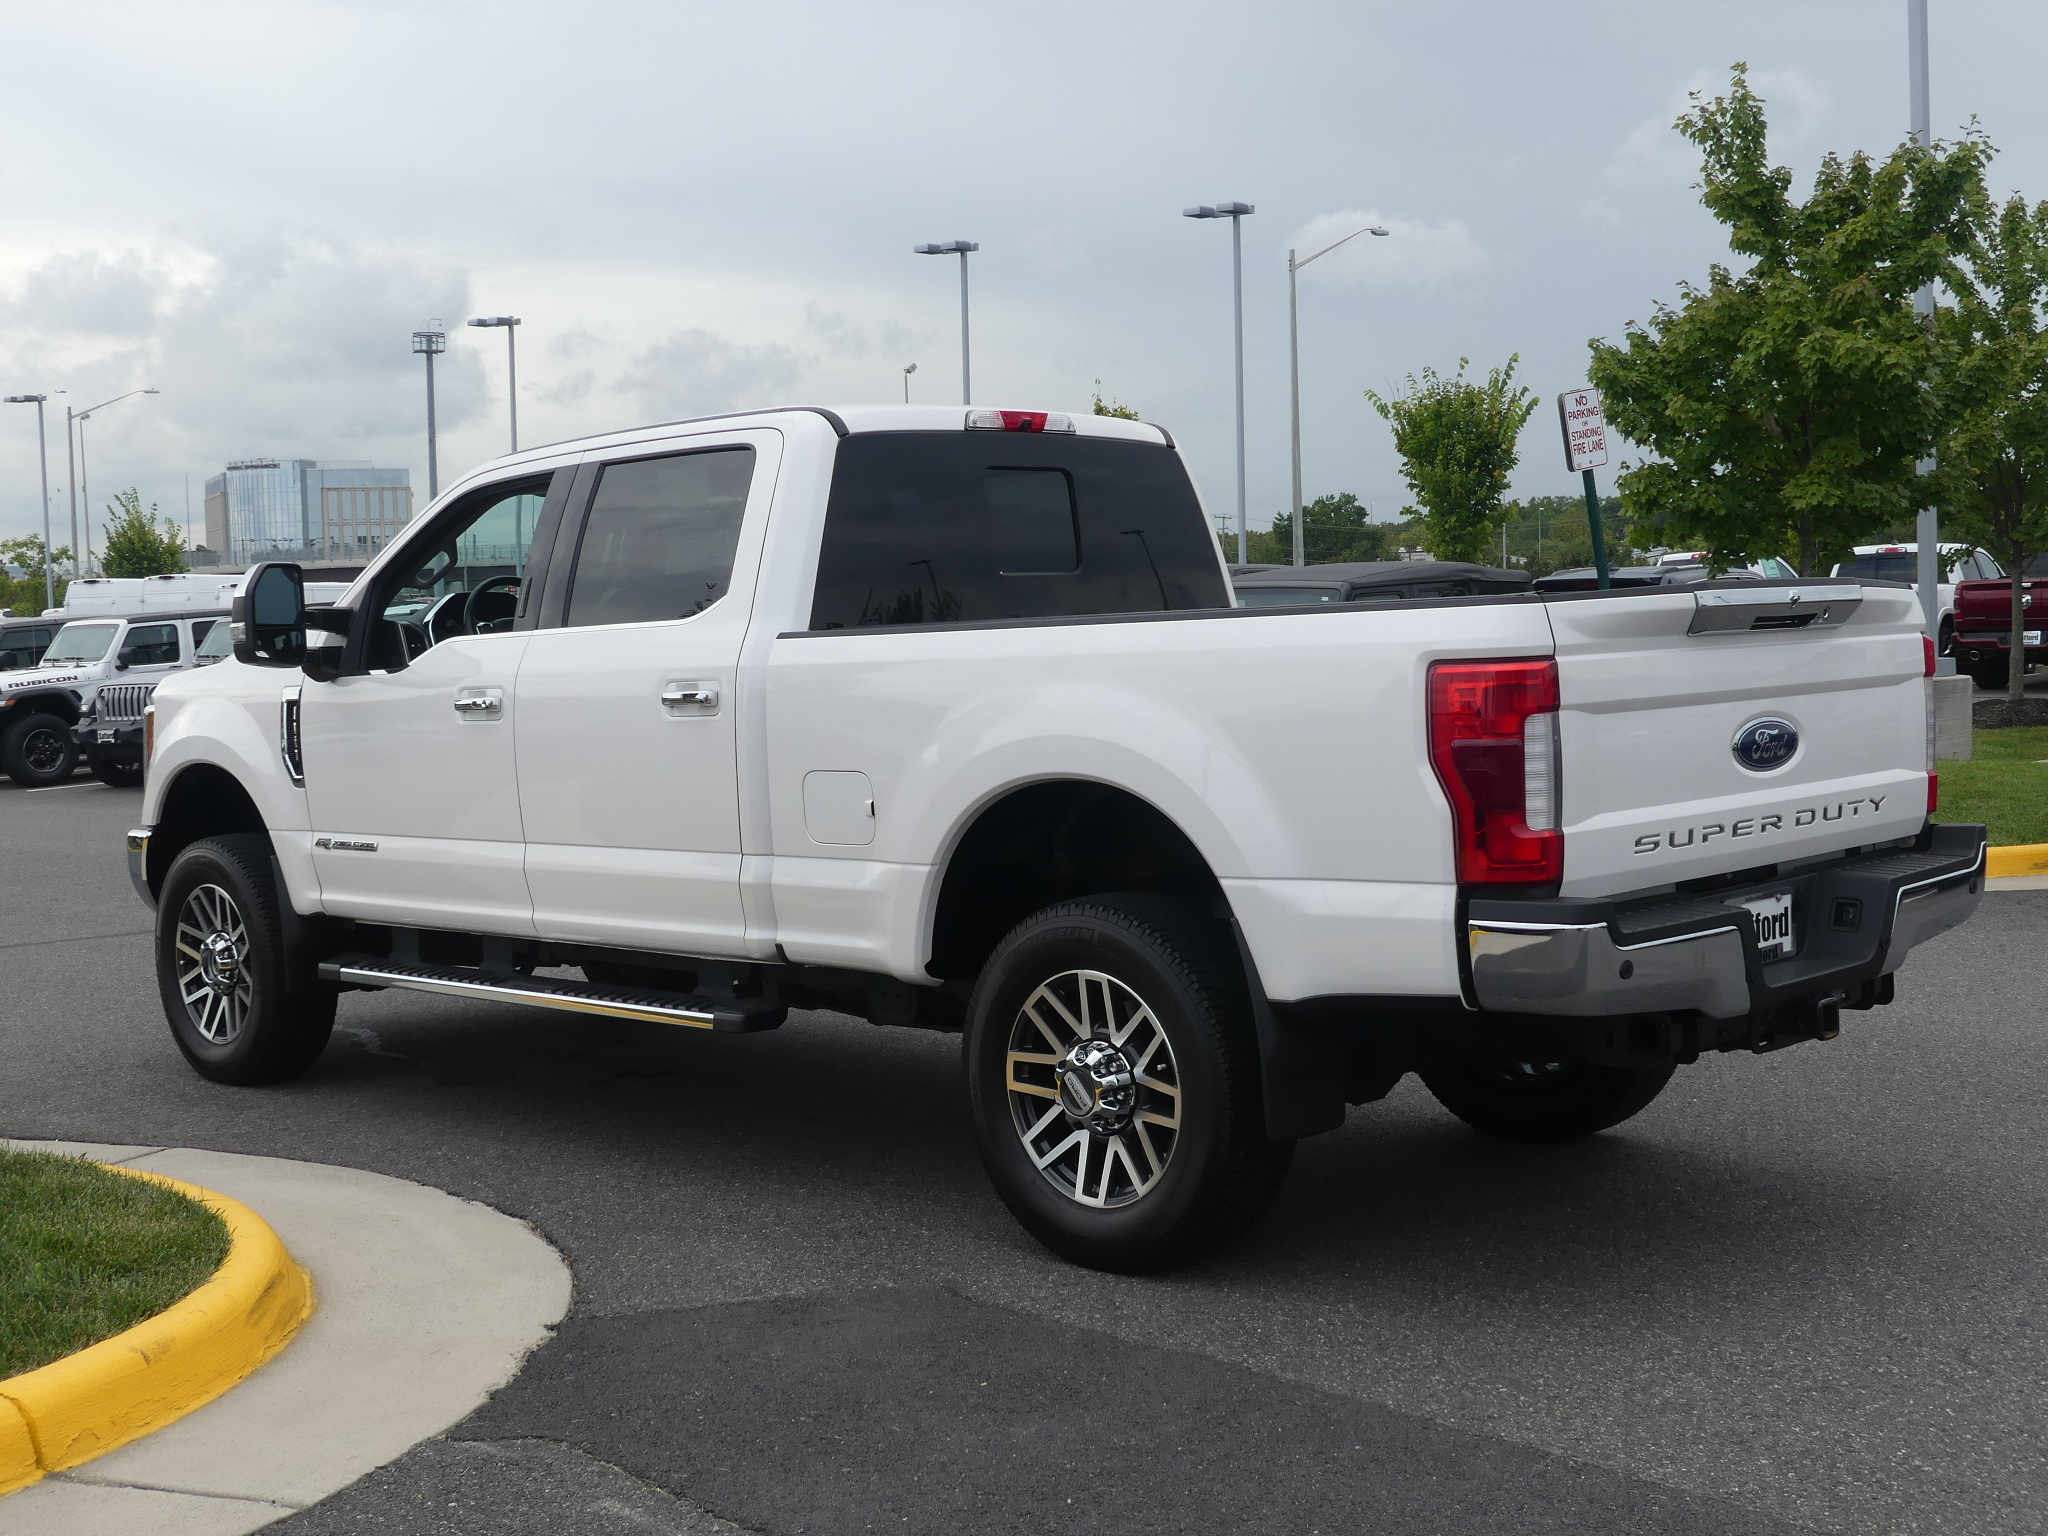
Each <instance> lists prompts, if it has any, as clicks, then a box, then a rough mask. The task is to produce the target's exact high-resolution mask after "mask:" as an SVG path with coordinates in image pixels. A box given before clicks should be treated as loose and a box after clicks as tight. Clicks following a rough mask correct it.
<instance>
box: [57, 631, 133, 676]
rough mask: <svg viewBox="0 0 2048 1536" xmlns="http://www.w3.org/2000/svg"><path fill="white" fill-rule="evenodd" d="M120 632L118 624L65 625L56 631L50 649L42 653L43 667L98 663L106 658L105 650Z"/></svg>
mask: <svg viewBox="0 0 2048 1536" xmlns="http://www.w3.org/2000/svg"><path fill="white" fill-rule="evenodd" d="M120 632H121V626H120V625H118V624H66V625H65V626H64V627H63V628H62V629H60V630H58V631H57V638H56V639H55V640H53V641H51V642H50V648H49V649H48V650H47V651H45V652H43V665H44V666H46V667H55V666H63V665H66V664H75V663H77V662H81V661H99V660H101V659H102V658H104V657H105V656H106V654H107V648H108V647H109V646H111V645H112V644H113V643H114V636H116V635H118V634H119V633H120Z"/></svg>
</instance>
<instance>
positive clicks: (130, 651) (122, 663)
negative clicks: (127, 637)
mask: <svg viewBox="0 0 2048 1536" xmlns="http://www.w3.org/2000/svg"><path fill="white" fill-rule="evenodd" d="M140 659H141V654H140V653H139V652H138V651H137V650H136V648H135V647H134V646H132V645H124V646H122V647H121V650H120V652H119V654H118V655H116V656H115V657H114V665H115V666H116V667H118V668H119V669H120V670H121V671H123V672H126V671H127V670H128V669H129V668H130V667H132V666H134V665H135V663H136V662H137V661H139V660H140Z"/></svg>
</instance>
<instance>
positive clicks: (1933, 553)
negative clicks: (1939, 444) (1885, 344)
mask: <svg viewBox="0 0 2048 1536" xmlns="http://www.w3.org/2000/svg"><path fill="white" fill-rule="evenodd" d="M1906 52H1907V55H1908V58H1909V61H1910V64H1911V73H1912V82H1911V88H1910V89H1911V96H1912V108H1913V142H1914V143H1915V144H1918V145H1919V146H1920V147H1921V148H1922V149H1928V150H1931V149H1932V148H1933V147H1934V110H1933V106H1932V104H1931V102H1930V100H1929V96H1928V88H1927V0H1906ZM1913 313H1914V314H1916V315H1918V316H1919V317H1920V323H1921V324H1922V325H1925V326H1929V327H1932V326H1933V324H1934V285H1933V284H1932V283H1929V284H1928V285H1927V286H1926V287H1924V288H1922V289H1921V290H1920V291H1919V292H1918V293H1916V294H1914V295H1913ZM1934 467H1935V460H1934V455H1933V454H1931V453H1930V454H1929V455H1928V456H1927V457H1926V458H1924V459H1922V460H1921V461H1920V462H1919V464H1918V465H1917V466H1916V468H1918V470H1919V471H1920V473H1921V474H1922V475H1923V476H1926V475H1931V474H1933V473H1934ZM1913 532H1914V543H1915V544H1916V545H1917V546H1918V549H1919V559H1918V565H1919V570H1918V573H1917V574H1918V576H1919V581H1918V583H1917V585H1918V586H1919V588H1920V617H1921V619H1922V621H1923V622H1924V623H1925V624H1926V626H1927V634H1928V637H1929V638H1930V639H1932V640H1933V641H1934V643H1935V644H1936V645H1939V644H1940V643H1941V514H1940V512H1939V511H1938V510H1937V509H1935V508H1933V507H1922V508H1921V509H1920V516H1919V518H1918V520H1917V523H1916V525H1915V527H1914V530H1913ZM1943 659H1944V660H1946V658H1943ZM1937 665H1939V663H1937ZM1954 666H1955V663H1954V662H1953V661H1948V662H1947V669H1949V670H1952V669H1953V668H1954Z"/></svg>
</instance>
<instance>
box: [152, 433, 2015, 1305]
mask: <svg viewBox="0 0 2048 1536" xmlns="http://www.w3.org/2000/svg"><path fill="white" fill-rule="evenodd" d="M234 623H235V624H236V626H237V628H236V629H235V630H234V631H233V633H234V645H235V657H234V659H233V660H232V661H229V662H224V663H223V664H221V665H219V666H214V667H207V668H203V669H198V670H194V671H188V672H182V673H180V674H178V675H177V676H175V677H171V678H167V679H165V680H164V681H163V682H162V683H160V684H159V685H158V687H157V690H156V694H155V698H154V700H153V703H152V706H151V715H150V718H149V722H148V726H147V744H146V748H145V750H146V755H147V758H148V767H147V782H146V785H145V792H144V808H143V813H142V815H143V820H144V823H145V824H144V825H142V826H139V827H137V828H136V830H134V831H133V832H131V833H130V834H129V838H128V849H129V858H130V864H131V868H132V871H133V874H134V878H135V881H136V884H137V886H138V888H139V889H140V891H141V893H142V895H143V897H144V899H145V900H148V901H150V902H151V903H153V904H154V905H155V906H156V908H157V914H158V915H157V928H156V934H157V941H156V952H157V968H158V975H159V979H160V984H161V989H162V996H163V1003H164V1008H165V1010H166V1013H167V1015H168V1017H169V1021H170V1026H171V1033H172V1035H173V1038H174V1039H175V1041H176V1043H177V1046H178V1048H179V1049H180V1050H181V1051H182V1052H183V1053H184V1055H185V1057H186V1059H187V1060H188V1061H189V1062H190V1063H191V1065H192V1066H193V1067H194V1068H195V1069H197V1070H198V1071H199V1072H201V1073H203V1074H204V1075H206V1076H207V1077H210V1078H212V1079H214V1080H216V1081H220V1082H227V1083H261V1082H267V1081H273V1080H276V1079H280V1078H284V1077H287V1076H290V1075H292V1074H294V1073H298V1072H302V1071H304V1070H305V1069H306V1068H307V1067H308V1065H309V1064H311V1063H312V1062H313V1061H314V1059H315V1058H316V1057H318V1056H319V1054H320V1052H321V1050H322V1048H323V1046H324V1045H325V1043H326V1041H327V1039H328V1035H329V1031H330V1029H331V1028H332V1026H333V1023H334V1018H335V1008H336V1000H337V998H338V996H339V995H340V994H341V993H343V992H345V991H347V990H350V989H356V988H402V989H412V990H417V991H424V992H430V993H439V994H444V995H448V996H453V997H465V998H494V999H502V1000H505V1001H508V1002H516V1003H525V1004H532V1005H536V1006H539V1007H543V1008H551V1009H556V1010H560V1011H561V1012H562V1013H563V1015H564V1027H575V1024H576V1019H575V1017H574V1016H576V1015H596V1016H600V1017H610V1018H624V1019H633V1020H655V1021H662V1022H666V1023H670V1024H675V1025H680V1026H686V1027H694V1028H700V1029H706V1030H714V1031H747V1030H760V1029H769V1028H773V1027H775V1026H776V1025H778V1024H780V1023H781V1022H782V1021H783V1019H784V1017H785V1015H786V1013H787V1012H788V1010H790V1009H792V1008H796V1009H832V1010H837V1011H839V1012H841V1013H847V1014H853V1015H857V1016H860V1017H864V1018H866V1019H869V1020H871V1021H873V1022H874V1023H876V1024H886V1025H901V1026H914V1027H921V1028H928V1029H938V1030H949V1031H958V1032H961V1033H963V1034H964V1036H965V1042H964V1056H965V1074H964V1086H965V1093H966V1099H967V1105H968V1109H969V1111H970V1114H971V1117H972V1122H973V1126H974V1131H975V1135H976V1138H977V1142H978V1146H979V1150H980V1154H981V1157H982V1159H983V1161H984V1162H985V1164H986V1166H987V1170H988V1173H989V1175H990V1177H991V1178H992V1180H993V1182H994V1184H995V1187H996V1189H997V1190H998V1191H999V1193H1000V1194H1001V1196H1002V1198H1003V1200H1004V1201H1005V1202H1006V1203H1007V1204H1008V1206H1009V1207H1010V1209H1011V1210H1012V1211H1013V1212H1015V1214H1016V1215H1017V1217H1018V1219H1019V1220H1020V1221H1021V1222H1022V1223H1023V1225H1024V1226H1025V1227H1026V1228H1028V1229H1029V1230H1030V1231H1031V1232H1032V1233H1033V1234H1034V1235H1036V1236H1037V1237H1038V1238H1039V1239H1040V1240H1041V1241H1043V1242H1044V1243H1046V1244H1047V1245H1048V1246H1049V1247H1051V1248H1053V1249H1054V1250H1056V1251H1057V1252H1059V1253H1061V1254H1064V1255H1067V1256H1068V1257H1070V1258H1073V1259H1075V1260H1078V1261H1080V1262H1082V1263H1086V1264H1091V1265H1097V1266H1101V1267H1106V1268H1113V1269H1127V1270H1128V1269H1142V1268H1145V1267H1149V1266H1155V1265H1158V1264H1161V1263H1163V1262H1166V1261H1168V1260H1169V1259H1171V1258H1173V1257H1174V1256H1176V1255H1180V1254H1185V1253H1187V1252H1190V1251H1191V1250H1194V1249H1197V1248H1200V1247H1203V1246H1206V1245H1209V1244H1213V1243H1215V1242H1217V1241H1220V1240H1221V1239H1223V1238H1226V1237H1228V1236H1229V1235H1230V1234H1231V1233H1233V1232H1235V1231H1237V1230H1239V1229H1241V1228H1242V1227H1244V1226H1245V1225H1246V1224H1247V1223H1248V1222H1249V1221H1250V1220H1251V1219H1252V1218H1253V1217H1254V1216H1255V1215H1256V1214H1257V1212H1258V1211H1259V1210H1260V1208H1261V1207H1262V1205H1263V1204H1264V1203H1265V1202H1266V1201H1267V1199H1268V1198H1269V1196H1270V1195H1271V1194H1272V1192H1273V1190H1274V1189H1275V1187H1276V1186H1277V1184H1278V1183H1279V1181H1280V1179H1281V1177H1282V1175H1283V1174H1284V1172H1285V1170H1286V1168H1287V1166H1288V1162H1289V1158H1290V1156H1291V1153H1292V1149H1293V1146H1294V1143H1295V1142H1296V1141H1297V1140H1298V1139H1300V1138H1302V1137H1305V1136H1310V1135H1314V1134H1316V1133H1318V1132H1322V1131H1326V1130H1329V1129H1331V1128H1333V1127H1335V1126H1337V1125H1338V1124H1340V1123H1341V1122H1342V1120H1343V1118H1344V1115H1345V1112H1346V1106H1347V1105H1350V1104H1364V1103H1369V1102H1371V1101H1373V1100H1376V1099H1379V1098H1381V1097H1383V1096H1384V1095H1385V1094H1386V1093H1387V1092H1388V1090H1389V1089H1390V1088H1392V1087H1393V1085H1394V1084H1395V1083H1397V1082H1398V1081H1400V1080H1401V1079H1402V1078H1403V1077H1404V1076H1405V1075H1406V1074H1408V1073H1410V1072H1414V1073H1417V1074H1419V1075H1420V1077H1421V1078H1422V1081H1423V1082H1424V1083H1425V1084H1426V1085H1427V1086H1428V1088H1429V1090H1430V1091H1431V1092H1432V1093H1433V1094H1434V1095H1435V1096H1436V1097H1437V1099H1439V1100H1440V1101H1441V1102H1442V1103H1443V1104H1444V1106H1445V1107H1446V1108H1448V1109H1449V1110H1450V1111H1451V1112H1453V1113H1454V1114H1456V1115H1458V1116H1460V1117H1462V1118H1463V1119H1465V1120H1466V1121H1468V1122H1469V1123H1471V1124H1472V1125H1474V1126H1476V1127H1478V1128H1479V1129H1480V1130H1482V1131H1485V1132H1488V1133H1491V1134H1494V1135H1498V1136H1504V1137H1513V1138H1520V1139H1525V1140H1533V1141H1555V1140H1561V1139H1564V1138H1568V1137H1575V1136H1582V1135H1585V1134H1588V1133H1591V1132H1594V1131H1598V1130H1601V1129H1604V1128H1606V1127H1608V1126H1612V1125H1615V1124H1617V1123H1619V1122H1620V1121H1622V1120H1624V1119H1626V1118H1628V1117H1629V1116H1630V1115H1633V1114H1635V1113H1636V1112H1637V1111H1638V1110H1640V1109H1642V1108H1643V1107H1644V1106H1645V1105H1646V1104H1648V1103H1649V1102H1650V1101H1651V1100H1652V1099H1653V1098H1655V1097H1656V1095H1657V1093H1658V1092H1659V1090H1661V1089H1662V1088H1663V1086H1664V1085H1665V1083H1666V1082H1667V1081H1668V1080H1669V1078H1670V1077H1671V1075H1672V1073H1673V1071H1674V1069H1675V1068H1677V1067H1678V1066H1680V1065H1682V1064H1685V1063H1689V1062H1692V1061H1695V1060H1696V1059H1698V1057H1700V1056H1701V1055H1702V1054H1703V1053H1707V1052H1713V1051H1736V1050H1749V1051H1765V1050H1771V1049H1776V1048H1778V1047H1782V1046H1787V1045H1791V1044H1794V1043H1798V1042H1802V1041H1812V1040H1826V1039H1831V1038H1833V1037H1834V1036H1835V1035H1836V1033H1837V1032H1838V1030H1840V1029H1841V1028H1842V1027H1843V1025H1842V1020H1843V1018H1844V1016H1845V1013H1846V1012H1849V1011H1853V1010H1859V1009H1871V1008H1873V1007H1877V1006H1880V1005H1883V1004H1886V1003H1889V1002H1890V1001H1891V1000H1892V996H1893V984H1894V977H1895V974H1896V973H1897V971H1898V969H1899V967H1900V965H1901V964H1902V963H1903V962H1904V960H1905V958H1906V955H1907V953H1908V952H1909V951H1910V950H1911V949H1912V948H1913V946H1914V945H1916V944H1919V943H1921V942H1922V941H1923V940H1926V939H1928V938H1929V937H1931V936H1933V935H1935V934H1937V933H1940V932H1941V931H1942V930H1944V929H1947V928H1949V927H1952V926H1953V925H1955V924H1957V923H1959V922H1961V921H1963V920H1964V919H1965V918H1966V917H1967V916H1968V915H1969V914H1970V912H1971V911H1972V910H1973V909H1974V908H1975V906H1976V903H1977V901H1978V899H1979V895H1980V891H1981V889H1982V880H1983V871H1984V830H1983V828H1982V827H1977V826H1958V825H1936V824H1934V823H1933V822H1932V821H1931V819H1930V814H1929V813H1930V812H1931V811H1932V810H1933V808H1934V804H1935V793H1936V781H1935V778H1934V775H1933V773H1932V767H1933V764H1932V762H1931V760H1930V756H1929V745H1930V740H1931V732H1930V725H1929V720H1930V715H1929V708H1928V701H1927V695H1928V688H1927V684H1926V682H1925V681H1924V679H1925V677H1926V676H1927V674H1928V673H1929V672H1930V670H1931V665H1932V664H1931V659H1930V655H1929V651H1928V647H1927V646H1926V645H1925V643H1924V641H1923V639H1922V637H1921V634H1920V631H1919V629H1918V627H1917V626H1918V617H1917V609H1916V608H1915V605H1914V599H1913V594H1912V593H1911V592H1910V591H1909V590H1906V589H1905V588H1902V587H1895V586H1889V585H1881V584H1875V585H1874V584H1859V583H1857V582H1854V581H1835V580H1826V579H1822V580H1812V581H1758V580H1755V579H1750V580H1743V581H1739V582H1737V581H1727V582H1723V581H1714V580H1699V581H1696V582H1694V583H1692V584H1690V585H1683V586H1666V587H1659V588H1656V589H1652V590H1644V591H1635V592H1628V591H1616V592H1598V591H1594V592H1583V593H1580V592H1572V593H1527V592H1519V593H1517V592H1510V593H1493V594H1485V595H1470V596H1457V597H1440V598H1405V599H1402V600H1399V601H1394V600H1388V601H1381V602H1375V601H1370V600H1368V601H1361V602H1354V603H1344V604H1312V605H1304V606H1301V607H1295V608H1290V607H1252V608H1238V607H1235V606H1233V604H1232V601H1231V590H1230V584H1229V577H1228V574H1227V571H1226V568H1225V566H1224V564H1223V561H1222V558H1221V555H1220V552H1219V551H1218V549H1217V546H1216V543H1215V540H1214V538H1213V536H1212V535H1211V533H1210V531H1209V523H1208V520H1207V518H1206V517H1205V515H1204V513H1203V510H1202V507H1201V505H1200V503H1199V501H1198V500H1197V497H1196V493H1195V490H1194V488H1193V486H1192V485H1191V483H1190V480H1189V476H1188V473H1187V470H1186V467H1185V466H1184V464H1183V462H1182V459H1181V456H1180V454H1179V452H1178V451H1177V450H1176V448H1175V445H1174V443H1173V441H1172V439H1171V438H1170V437H1169V436H1168V435H1167V433H1165V432H1164V431H1162V430H1160V429H1159V428H1157V427H1153V426H1148V425H1143V424H1140V423H1137V422H1125V421H1118V420H1114V419H1108V418H1099V417H1093V416H1075V417H1066V416H1061V415H1057V414H1050V413H1045V412H1036V411H996V410H959V409H940V408H927V407H914V408H913V407H857V408H851V409H845V410H839V411H832V410H824V409H813V408H803V409H789V410H780V411H760V412H753V413H749V414H745V415H739V416H732V417H724V418H713V419H706V420H698V421H688V422H678V423H671V424H668V425H663V426H656V427H647V428H642V429H639V430H635V431H630V432H621V433H618V434H616V435H613V436H607V437H598V438H591V439H587V440H584V441H580V442H572V443H565V444H560V445H557V446H554V447H550V448H544V449H537V450H533V451H529V452H524V453H521V454H518V455H515V456H513V457H511V458H508V459H502V460H499V461H496V462H494V463H491V464H487V465H485V466H484V467H482V468H481V469H478V470H477V471H475V472H474V473H473V474H471V475H470V476H468V477H467V478H466V479H465V480H463V481H462V482H461V483H460V484H458V485H456V486H455V487H454V488H452V489H451V490H449V491H448V492H447V493H446V494H445V495H443V496H441V497H440V498H439V499H438V500H437V501H436V502H435V503H434V504H433V505H432V506H431V507H429V508H428V509H427V510H426V511H425V512H424V513H423V514H422V515H421V516H420V517H419V518H418V519H417V520H416V521H415V522H414V523H413V524H412V525H411V526H410V527H409V528H408V529H407V530H406V532H405V533H404V535H403V536H402V537H400V538H399V539H397V540H396V541H394V543H393V544H392V546H391V547H389V548H388V549H386V550H385V551H384V553H383V554H382V556H381V557H380V558H379V559H377V560H376V561H375V562H374V563H373V564H372V565H371V567H370V568H369V569H367V570H366V571H365V572H364V574H363V575H362V576H361V578H360V579H358V580H357V581H356V582H355V583H354V584H353V585H352V586H351V587H350V588H349V589H348V590H347V591H346V592H345V593H343V594H342V596H341V597H340V599H339V600H338V602H336V603H335V604H333V605H331V606H327V607H320V606H308V605H307V604H306V602H305V601H304V597H303V592H302V588H301V584H300V579H299V575H298V572H297V570H296V568H294V567H292V566H289V565H271V566H267V567H262V568H259V569H258V570H257V571H256V572H254V573H252V575H251V579H250V582H249V584H248V586H247V588H246V589H245V591H244V594H243V595H242V596H241V597H240V598H238V599H237V602H236V610H235V618H234ZM899 1108H900V1109H902V1110H904V1111H905V1112H913V1113H929V1112H931V1110H932V1108H933V1106H930V1105H923V1106H910V1105H905V1106H899ZM769 1133H770V1132H768V1131H767V1130H765V1129H764V1134H769Z"/></svg>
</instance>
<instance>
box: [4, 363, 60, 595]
mask: <svg viewBox="0 0 2048 1536" xmlns="http://www.w3.org/2000/svg"><path fill="white" fill-rule="evenodd" d="M49 398H50V397H49V396H48V395H9V396H8V397H7V404H9V405H33V406H34V407H35V408H36V462H37V463H38V464H39V465H41V467H42V471H43V606H44V607H45V608H54V607H56V606H57V573H56V569H55V567H56V561H55V559H54V558H53V556H52V554H51V551H50V440H49V438H47V437H46V436H44V434H43V402H44V401H46V400H48V399H49Z"/></svg>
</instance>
